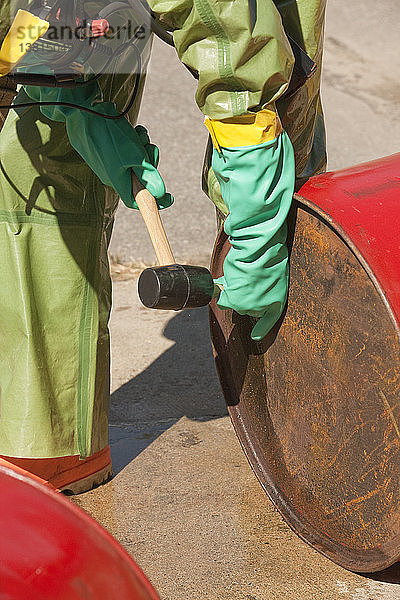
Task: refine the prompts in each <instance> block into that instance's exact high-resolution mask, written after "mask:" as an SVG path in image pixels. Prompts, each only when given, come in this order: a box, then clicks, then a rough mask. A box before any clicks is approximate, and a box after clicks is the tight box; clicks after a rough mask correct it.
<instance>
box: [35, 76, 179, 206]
mask: <svg viewBox="0 0 400 600" xmlns="http://www.w3.org/2000/svg"><path fill="white" fill-rule="evenodd" d="M25 91H26V93H27V94H28V96H29V97H30V98H31V99H32V100H34V101H36V102H73V103H74V104H78V105H79V106H86V107H87V108H91V109H93V110H96V111H98V112H101V113H104V114H108V115H116V114H117V111H116V108H115V106H114V104H112V103H111V102H102V101H101V92H100V90H99V88H98V86H97V84H92V85H88V86H82V87H80V88H76V89H74V90H69V89H56V88H41V87H34V86H27V87H26V88H25ZM41 112H42V113H43V115H44V116H45V117H47V118H48V119H50V120H52V121H58V122H61V123H65V125H66V129H67V134H68V138H69V141H70V143H71V146H72V147H73V148H75V150H76V151H77V152H78V153H79V154H80V155H81V156H82V158H83V159H84V161H85V162H86V164H87V165H88V166H89V167H90V168H91V169H92V171H94V173H95V174H96V175H97V176H98V177H99V179H100V180H101V181H102V182H103V183H104V184H105V185H108V186H111V187H113V188H114V190H115V191H116V192H117V194H118V195H119V196H120V197H121V199H122V200H123V202H124V203H125V204H126V206H128V207H129V208H137V206H136V202H135V199H134V197H133V194H132V182H131V169H133V171H134V172H135V175H136V177H137V178H138V179H139V180H140V181H141V182H142V183H143V185H144V186H145V187H146V188H147V189H148V190H149V191H150V192H151V193H152V194H153V196H154V197H155V198H156V200H157V204H158V207H159V208H167V207H168V206H171V204H172V203H173V201H174V200H173V198H172V196H171V195H170V194H168V193H166V190H165V184H164V181H163V180H162V177H161V175H160V174H159V172H158V171H157V166H158V161H159V152H158V148H157V147H156V146H154V145H153V144H151V143H150V140H149V136H148V135H147V131H146V129H145V128H144V127H142V126H140V125H139V126H137V127H133V126H132V125H131V124H130V123H129V121H128V120H127V119H125V118H122V119H117V120H115V121H110V120H108V119H103V118H101V117H99V116H96V115H91V114H89V113H86V112H84V111H82V110H79V109H77V108H68V107H64V106H49V107H42V108H41Z"/></svg>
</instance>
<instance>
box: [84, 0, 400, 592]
mask: <svg viewBox="0 0 400 600" xmlns="http://www.w3.org/2000/svg"><path fill="white" fill-rule="evenodd" d="M362 7H363V14H361V15H360V14H358V10H359V9H360V3H350V2H346V1H344V0H335V1H334V2H331V3H330V5H329V11H328V28H327V44H326V61H325V79H324V104H325V110H326V116H327V129H328V140H329V152H330V167H331V168H338V167H342V166H347V165H351V164H354V163H356V162H360V161H363V160H368V159H372V158H376V157H378V156H383V155H385V154H390V153H393V152H396V151H398V150H399V146H398V140H399V139H400V116H399V103H398V99H399V97H400V94H399V91H400V88H399V83H398V80H397V79H396V74H398V73H399V66H400V64H399V63H400V58H399V53H398V52H397V49H398V7H397V0H383V1H382V2H380V3H377V2H375V1H374V2H372V0H365V1H364V2H363V3H362ZM357 9H358V10H357ZM171 82H173V86H172V85H171ZM193 89H194V88H193V82H192V80H191V78H190V76H189V75H188V74H187V73H186V71H185V70H184V69H183V68H182V67H181V66H180V65H179V63H178V61H177V60H176V58H175V56H174V54H173V52H171V51H170V50H169V49H168V48H166V47H164V46H161V45H158V44H157V45H156V48H155V53H154V57H153V62H152V67H151V73H150V78H149V82H148V87H147V90H146V96H145V106H144V108H143V111H142V118H141V121H142V122H144V123H145V124H147V125H148V126H150V127H151V131H152V137H153V138H154V140H155V141H156V142H157V143H158V144H159V145H160V146H161V150H162V157H163V158H162V171H163V174H164V175H165V179H166V181H167V183H168V186H169V188H170V189H171V190H172V191H173V192H174V194H175V195H176V205H175V207H174V208H172V209H170V210H169V211H168V212H167V213H166V217H165V222H166V225H167V226H168V230H169V233H170V236H171V239H172V242H173V244H174V247H175V249H176V254H177V257H178V259H179V260H191V261H193V262H197V261H200V262H203V263H207V260H208V256H209V252H210V249H211V246H212V242H213V239H214V235H215V228H214V212H213V209H212V207H211V205H210V204H209V203H208V201H207V199H205V198H204V197H203V195H202V193H201V191H200V170H201V162H202V154H203V147H204V142H205V139H206V135H205V132H204V131H203V125H202V118H201V115H200V114H199V113H198V111H197V109H196V108H195V106H194V104H193V102H192V96H193ZM112 250H113V253H114V254H115V255H117V254H118V255H119V259H120V260H125V261H128V262H129V261H130V260H131V259H132V258H133V259H134V260H135V261H137V260H138V259H142V260H144V262H147V263H149V262H151V261H152V256H153V255H152V252H151V248H150V246H149V244H148V242H147V239H146V236H145V235H144V233H143V228H142V225H141V222H140V218H139V216H138V215H137V214H136V213H134V212H130V211H128V210H124V209H123V208H122V209H121V210H120V213H119V217H118V222H117V227H116V235H115V236H114V239H113V246H112ZM126 276H127V280H126V281H123V280H117V281H115V286H114V295H115V302H114V312H113V317H112V343H113V396H112V406H111V427H110V432H111V443H112V452H113V460H114V465H115V470H116V476H115V478H114V480H113V481H112V482H110V483H109V484H107V485H106V486H103V487H102V488H100V489H97V490H95V491H92V492H89V493H87V494H85V495H82V496H80V497H78V498H77V502H78V504H80V505H81V506H83V507H84V508H85V509H86V510H88V511H89V512H90V513H91V514H93V515H94V516H95V517H96V518H97V519H98V520H99V521H100V522H101V523H103V524H104V525H105V526H106V527H107V528H108V529H109V531H111V533H113V534H114V535H115V536H116V537H117V538H118V539H119V540H120V542H121V543H122V544H123V545H124V546H125V547H126V548H127V550H128V551H129V552H131V553H132V555H133V556H134V557H135V558H136V560H137V561H138V562H139V564H140V565H141V566H142V568H143V569H144V570H145V572H146V573H147V574H148V576H149V577H150V579H151V580H152V581H153V583H154V585H155V586H156V587H157V589H158V590H159V593H160V595H161V598H162V600H217V599H218V600H225V599H228V598H229V600H278V599H279V600H281V599H282V598H287V599H288V600H291V599H293V600H299V599H302V600H316V599H318V600H319V599H321V600H342V599H343V600H381V599H382V600H392V599H393V600H395V599H396V600H397V599H398V598H399V597H400V585H399V584H400V569H399V567H398V566H397V567H394V568H392V569H391V570H390V571H388V572H386V574H384V575H382V576H380V580H374V579H372V578H368V577H363V576H359V575H356V574H352V573H348V572H346V571H345V570H343V569H341V568H340V567H337V566H336V565H334V564H333V563H331V562H330V561H328V560H327V559H325V558H323V557H322V556H320V555H319V554H317V553H316V552H314V551H313V550H312V549H311V548H309V547H308V546H307V545H306V544H304V543H303V542H301V541H300V540H299V539H298V538H297V537H296V536H295V535H294V534H293V533H292V532H291V531H290V530H289V528H288V527H287V526H286V525H285V524H284V523H283V521H282V519H281V518H280V516H279V515H278V514H277V513H276V511H275V510H274V508H273V507H272V505H271V504H270V502H269V501H268V500H267V499H266V497H265V495H264V494H263V492H262V491H261V489H260V486H259V485H258V483H257V481H256V480H255V477H254V476H253V474H252V472H251V470H250V468H249V467H248V465H247V462H246V460H245V458H244V456H243V454H242V452H241V449H240V447H239V444H238V442H237V440H236V437H235V435H234V433H233V431H232V429H231V425H230V422H229V419H228V417H227V416H226V412H225V407H224V403H223V400H222V397H221V392H220V389H219V384H218V381H217V377H216V374H215V370H214V366H213V362H212V358H211V355H210V346H209V339H208V330H207V311H206V310H198V311H193V312H191V313H187V312H186V313H184V314H182V313H178V314H176V313H169V312H151V311H147V310H145V309H143V308H141V307H140V306H139V305H138V302H137V300H136V293H135V284H136V282H135V279H134V272H132V273H130V272H129V270H128V271H127V272H126ZM131 276H132V277H133V278H132V279H131V278H130V277H131Z"/></svg>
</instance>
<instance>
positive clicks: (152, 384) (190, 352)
mask: <svg viewBox="0 0 400 600" xmlns="http://www.w3.org/2000/svg"><path fill="white" fill-rule="evenodd" d="M163 334H164V336H165V337H166V338H167V339H169V340H172V341H174V342H175V343H174V345H173V346H172V347H171V348H169V349H168V350H167V351H165V352H164V353H163V354H162V355H161V356H160V357H159V358H157V360H155V361H154V362H153V363H152V364H151V365H150V366H149V367H148V368H147V369H145V370H144V371H143V372H141V373H139V374H138V375H137V376H136V377H134V378H133V379H131V380H130V381H128V382H127V383H125V384H124V385H122V386H121V387H120V388H119V389H117V390H116V391H115V392H114V393H113V394H112V397H111V407H110V444H111V452H112V458H113V465H114V473H115V474H117V473H119V472H120V471H121V470H122V469H123V468H124V467H125V466H126V465H127V464H129V463H130V462H131V461H132V460H133V459H134V458H135V457H136V456H138V454H140V453H141V452H143V450H145V448H146V447H147V446H148V445H149V444H151V443H152V442H153V441H154V440H155V439H157V437H158V436H160V435H161V434H162V433H163V432H164V431H166V430H167V429H169V428H170V427H171V426H172V425H174V423H176V422H177V421H178V420H179V419H181V418H182V417H187V418H188V419H190V420H195V421H208V420H212V419H218V418H221V417H224V416H225V415H226V414H227V411H226V406H225V402H224V399H223V397H222V392H221V389H220V385H219V381H218V377H217V374H216V371H215V366H214V359H213V355H212V349H211V341H210V337H209V330H208V309H207V308H204V309H196V310H194V311H182V312H180V313H177V315H176V316H174V317H173V318H172V319H171V320H170V321H169V322H168V323H167V325H166V327H165V329H164V332H163ZM138 345H139V346H140V341H139V343H138Z"/></svg>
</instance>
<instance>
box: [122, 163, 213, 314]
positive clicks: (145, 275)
mask: <svg viewBox="0 0 400 600" xmlns="http://www.w3.org/2000/svg"><path fill="white" fill-rule="evenodd" d="M132 189H133V194H134V196H135V200H136V203H137V206H138V208H139V210H140V213H141V215H142V217H143V221H144V223H145V225H146V228H147V231H148V232H149V236H150V239H151V242H152V244H153V247H154V251H155V253H156V256H157V260H158V263H159V265H160V266H158V267H150V268H148V269H145V270H144V271H143V272H142V273H141V275H140V277H139V281H138V292H139V298H140V300H141V302H142V304H144V306H146V307H147V308H158V309H162V310H181V309H183V308H198V307H200V306H206V305H207V304H209V302H211V300H212V298H213V297H214V295H216V294H218V293H219V291H220V289H219V288H218V286H216V285H214V281H213V278H212V275H211V273H210V271H209V270H208V269H206V268H205V267H196V266H193V265H178V264H176V261H175V258H174V255H173V252H172V250H171V246H170V244H169V241H168V238H167V234H166V233H165V229H164V226H163V223H162V221H161V217H160V213H159V210H158V207H157V202H156V200H155V198H154V197H153V196H152V195H151V193H150V192H149V191H148V190H147V189H146V188H145V187H144V186H143V185H142V184H141V183H140V182H139V181H138V179H137V178H136V176H135V175H134V174H133V172H132Z"/></svg>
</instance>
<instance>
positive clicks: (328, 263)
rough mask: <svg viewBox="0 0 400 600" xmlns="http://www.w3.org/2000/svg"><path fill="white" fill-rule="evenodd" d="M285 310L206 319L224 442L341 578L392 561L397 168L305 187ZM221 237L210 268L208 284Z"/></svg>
mask: <svg viewBox="0 0 400 600" xmlns="http://www.w3.org/2000/svg"><path fill="white" fill-rule="evenodd" d="M290 230H291V236H290V248H291V283H290V293H289V300H288V305H287V310H286V312H285V314H284V315H283V317H282V319H281V320H280V322H279V323H278V324H277V326H276V327H275V328H274V330H273V331H272V332H271V333H270V334H269V335H268V336H267V338H265V339H264V340H263V341H262V342H259V343H257V342H252V341H251V340H250V331H251V328H252V324H253V323H254V320H253V319H251V318H248V317H241V316H239V315H237V314H236V313H232V311H221V310H220V309H219V308H218V307H217V306H216V304H215V301H213V303H212V304H211V306H210V319H211V334H212V339H213V345H214V350H215V360H216V364H217V368H218V371H219V375H220V379H221V383H222V387H223V390H224V394H225V398H226V401H227V404H228V407H229V411H230V415H231V418H232V421H233V424H234V427H235V429H236V432H237V435H238V436H239V439H240V441H241V443H242V446H243V448H244V451H245V453H246V455H247V458H248V459H249V461H250V464H251V466H252V467H253V469H254V471H255V473H256V475H257V477H258V479H259V480H260V482H261V484H262V486H263V487H264V489H265V491H266V492H267V494H268V496H269V498H270V499H271V500H272V502H273V503H274V504H275V506H276V507H277V508H278V510H279V511H280V512H281V514H282V515H283V517H284V518H285V519H286V521H287V522H288V523H289V525H290V526H291V527H292V528H293V529H294V530H295V531H296V533H297V534H298V535H299V536H300V537H302V538H303V539H304V540H305V541H307V542H308V543H309V544H311V546H313V547H314V548H315V549H317V550H319V551H320V552H322V553H323V554H324V555H326V556H328V557H329V558H330V559H332V560H333V561H335V562H336V563H338V564H340V565H342V566H344V567H346V568H348V569H351V570H355V571H360V572H372V571H378V570H381V569H384V568H385V567H388V566H389V565H391V564H393V563H394V562H396V561H397V560H398V559H399V558H400V501H399V500H400V393H399V390H400V348H399V323H400V154H397V155H394V156H392V157H388V158H385V159H381V160H378V161H375V162H371V163H368V164H364V165H361V166H358V167H354V168H352V169H346V170H343V171H339V172H334V173H327V174H324V175H320V176H317V177H314V178H312V179H310V180H309V181H308V182H307V183H306V184H305V185H304V186H303V187H302V189H300V191H299V192H298V194H297V195H296V197H295V203H294V208H293V214H292V217H291V227H290ZM228 250H229V242H228V240H227V238H226V236H225V235H224V233H223V232H222V234H221V235H220V236H219V238H218V240H217V243H216V246H215V250H214V255H213V260H212V271H213V276H214V277H218V276H220V275H221V274H222V265H223V260H224V257H225V256H226V253H227V252H228Z"/></svg>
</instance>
